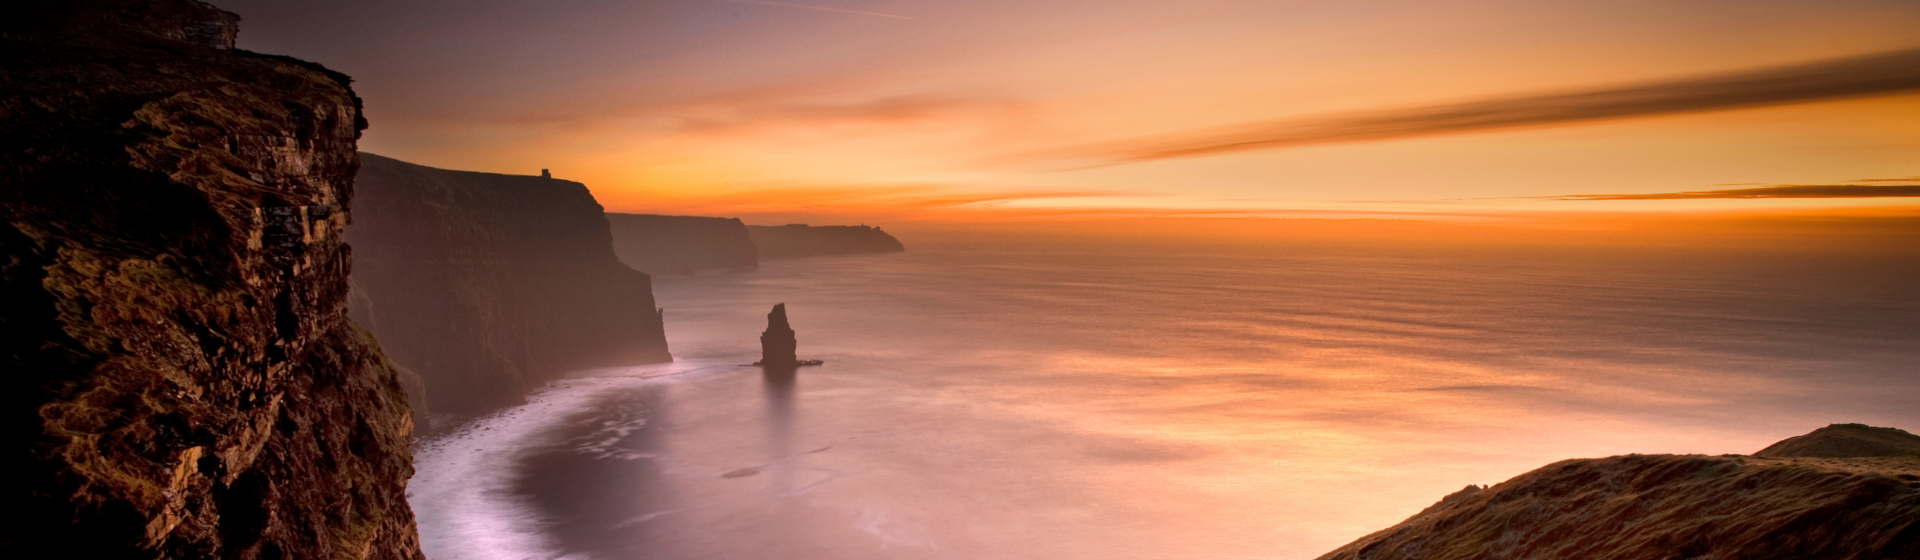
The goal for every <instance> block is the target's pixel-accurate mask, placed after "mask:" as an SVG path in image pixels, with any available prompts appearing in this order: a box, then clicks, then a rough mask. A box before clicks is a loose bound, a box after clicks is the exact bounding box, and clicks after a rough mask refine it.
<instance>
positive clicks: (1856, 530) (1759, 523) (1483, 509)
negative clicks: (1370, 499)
mask: <svg viewBox="0 0 1920 560" xmlns="http://www.w3.org/2000/svg"><path fill="white" fill-rule="evenodd" d="M1862 434H1866V435H1867V436H1870V437H1869V438H1868V439H1870V440H1871V441H1872V442H1873V443H1874V445H1876V446H1878V448H1884V447H1893V448H1904V449H1909V450H1911V449H1920V437H1916V436H1914V435H1912V434H1908V433H1906V432H1904V431H1900V430H1895V429H1891V428H1868V427H1866V426H1861V425H1858V424H1851V425H1835V426H1829V427H1827V428H1822V429H1820V430H1818V431H1815V432H1813V433H1812V434H1808V435H1806V436H1800V437H1796V438H1792V439H1788V440H1786V441H1783V442H1781V443H1780V444H1776V445H1774V446H1772V447H1768V448H1767V450H1768V452H1771V454H1770V455H1767V456H1761V455H1758V454H1756V455H1755V456H1744V455H1722V456H1717V457H1715V456H1703V455H1626V456H1619V457H1608V458H1604V459H1576V460H1569V461H1561V462H1558V463H1554V464H1551V465H1547V466H1545V467H1542V468H1540V469H1538V470H1535V471H1533V472H1529V473H1526V474H1523V475H1520V476H1518V477H1514V478H1513V479H1512V480H1508V481H1506V482H1502V483H1500V484H1496V485H1493V486H1491V487H1487V488H1480V487H1475V486H1469V487H1467V488H1466V489H1464V490H1461V491H1460V492H1456V493H1454V494H1453V495H1450V496H1447V497H1446V498H1445V499H1443V500H1441V501H1440V503H1437V504H1434V505H1433V506H1432V507H1429V508H1427V509H1426V510H1425V511H1422V512H1420V513H1419V514H1416V515H1414V516H1413V517H1411V518H1408V519H1407V520H1406V521H1403V522H1401V523H1400V524H1399V525H1395V526H1393V527H1389V528H1387V529H1386V530H1383V531H1380V532H1377V533H1374V534H1371V535H1367V536H1365V537H1362V538H1361V539H1360V540H1357V541H1354V542H1353V543H1351V544H1348V545H1346V546H1344V547H1341V548H1339V549H1337V550H1334V551H1333V552H1330V553H1327V554H1326V555H1324V556H1321V557H1320V560H1349V559H1355V560H1358V559H1367V560H1388V559H1408V560H1412V559H1416V558H1417V559H1422V560H1466V559H1476V558H1503V559H1535V558H1537V559H1542V560H1545V559H1563V558H1608V559H1615V560H1637V559H1645V560H1672V559H1685V558H1701V559H1707V558H1711V559H1715V560H1737V559H1749V558H1750V559H1806V560H1812V559H1822V560H1892V559H1896V558H1920V456H1916V455H1883V454H1865V455H1862V454H1840V455H1836V454H1832V453H1830V452H1829V451H1827V450H1825V449H1821V448H1820V446H1804V447H1803V446H1800V445H1799V443H1805V442H1809V441H1815V442H1832V441H1840V440H1847V441H1855V442H1857V441H1859V440H1860V439H1861V437H1860V436H1861V435H1862ZM1796 442H1797V443H1796ZM1782 446H1786V447H1788V448H1800V449H1799V450H1798V451H1794V450H1782V449H1779V448H1782ZM1809 449H1810V450H1809Z"/></svg>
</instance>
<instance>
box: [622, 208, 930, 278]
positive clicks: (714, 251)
mask: <svg viewBox="0 0 1920 560" xmlns="http://www.w3.org/2000/svg"><path fill="white" fill-rule="evenodd" d="M607 224H608V225H609V226H611V227H612V231H613V249H614V252H615V253H616V254H618V255H619V257H620V261H621V262H624V263H626V264H627V266H630V267H633V269H634V270H638V271H641V272H645V273H647V274H652V275H655V276H674V275H687V274H694V273H697V272H701V271H707V270H752V269H754V268H756V267H758V266H759V265H760V260H761V259H782V258H794V257H817V256H826V255H850V254H860V253H897V252H901V251H905V250H907V248H906V245H904V244H902V243H900V240H899V239H895V238H894V237H893V236H892V235H890V234H888V233H887V232H885V231H883V230H881V229H880V228H879V227H875V226H867V225H858V226H810V225H807V224H787V225H783V226H750V225H746V224H745V223H742V222H741V221H740V220H739V219H738V218H711V217H704V216H663V215H655V214H620V213H612V212H609V213H607Z"/></svg>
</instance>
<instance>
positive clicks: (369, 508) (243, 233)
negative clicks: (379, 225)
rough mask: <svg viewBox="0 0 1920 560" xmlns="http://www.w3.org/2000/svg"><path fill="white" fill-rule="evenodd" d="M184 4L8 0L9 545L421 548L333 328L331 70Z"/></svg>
mask: <svg viewBox="0 0 1920 560" xmlns="http://www.w3.org/2000/svg"><path fill="white" fill-rule="evenodd" d="M237 21H238V18H237V17H236V16H234V15H233V14H230V13H226V12H223V11H221V10H219V9H218V8H214V7H212V6H210V5H207V4H204V3H200V2H193V1H189V0H117V1H96V2H67V3H52V2H38V3H14V4H10V5H7V6H5V7H0V28H4V33H0V68H4V69H5V71H4V72H0V169H5V172H4V173H0V209H3V210H4V215H5V216H6V223H5V224H4V225H0V327H3V328H0V330H4V332H6V336H5V337H0V347H4V355H5V362H4V364H5V367H4V369H5V371H6V372H7V374H6V375H5V376H3V377H0V383H4V387H0V398H4V399H5V404H4V406H0V414H4V421H0V438H4V440H3V441H0V450H3V451H0V453H4V454H3V455H0V470H4V471H5V472H6V473H7V474H8V484H7V486H6V489H5V490H4V491H0V492H4V503H5V504H6V507H7V511H8V513H9V514H10V518H9V522H8V523H6V524H4V526H0V556H4V557H8V558H143V559H154V558H196V559H199V558H233V559H251V558H356V559H382V560H406V559H417V558H420V556H421V555H420V551H419V543H418V538H417V535H416V534H415V531H414V522H413V516H412V513H411V512H410V511H409V509H408V506H407V503H406V501H405V491H406V481H407V478H408V476H409V475H410V474H411V473H412V466H411V462H410V459H409V452H408V439H409V437H410V433H411V424H410V422H409V420H408V410H407V403H406V397H405V395H404V394H403V392H402V390H401V387H400V381H399V378H398V374H397V372H396V371H395V369H394V368H393V367H392V365H391V364H389V363H388V362H387V360H386V359H385V358H384V357H383V356H382V355H381V353H380V351H379V349H378V348H377V347H376V346H375V344H374V342H373V340H372V338H371V337H369V336H367V335H366V333H365V332H364V331H361V330H360V329H358V328H356V327H355V326H354V325H353V324H352V323H351V322H349V321H348V320H347V317H346V312H345V306H346V297H347V277H346V276H347V268H348V249H347V246H346V245H345V244H344V243H342V242H341V235H340V234H341V230H342V228H344V227H345V225H346V223H347V211H348V203H349V201H350V198H351V193H352V185H351V180H352V176H353V173H354V168H355V165H356V164H357V163H356V159H355V155H354V146H355V143H356V140H357V139H358V137H359V131H360V129H361V128H362V127H363V126H364V122H363V121H362V120H361V118H360V111H359V99H357V98H356V97H355V96H354V95H353V92H352V90H351V89H349V88H348V87H347V86H348V82H349V80H348V79H347V77H346V76H344V75H341V74H339V73H336V72H331V71H328V70H326V69H324V68H321V67H320V66H319V65H316V64H312V63H308V62H302V61H297V60H293V59H288V58H285V57H273V56H265V55H257V54H253V53H247V52H244V51H238V50H235V49H233V40H234V36H235V34H236V33H237V32H238V28H237Z"/></svg>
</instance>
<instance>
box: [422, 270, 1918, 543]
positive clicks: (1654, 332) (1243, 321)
mask: <svg viewBox="0 0 1920 560" xmlns="http://www.w3.org/2000/svg"><path fill="white" fill-rule="evenodd" d="M905 241H907V244H908V246H909V247H910V250H909V251H908V252H905V253H895V254H879V255H855V256H841V257H820V258H809V259H792V260H774V261H768V262H765V263H762V266H761V267H760V269H758V270H755V271H749V272H733V273H723V274H704V275H698V276H687V277H667V278H657V279H656V280H655V293H656V297H657V298H658V300H659V302H660V305H661V306H662V307H664V308H665V310H666V321H667V334H668V340H669V343H670V345H671V347H672V350H673V353H674V355H675V356H676V361H675V362H674V363H671V364H660V365H651V366H642V367H631V368H614V369H605V370H594V371H588V372H581V373H579V374H577V375H575V376H573V377H571V378H569V379H567V380H564V381H561V382H556V383H554V384H552V385H551V386H549V387H547V388H545V389H544V390H542V391H540V392H539V393H538V394H536V395H534V396H533V397H532V399H531V401H530V402H529V404H527V405H525V406H522V407H518V408H514V409H511V410H507V411H504V412H502V413H500V414H497V415H494V416H491V417H488V418H484V419H481V420H479V421H476V422H474V423H473V424H471V425H469V426H467V427H466V428H465V429H463V430H461V431H459V432H457V433H454V434H451V435H448V436H444V437H441V438H438V439H435V440H432V441H426V442H423V443H422V444H421V445H420V448H419V454H418V458H417V463H416V466H417V468H418V473H417V474H416V475H415V477H414V478H413V479H412V481H411V485H410V496H411V498H410V500H411V503H412V505H413V507H414V510H415V512H416V513H417V514H418V516H419V521H420V532H421V537H422V539H423V544H424V546H425V547H426V551H427V554H428V556H429V557H431V558H435V559H436V560H483V559H484V560H492V559H515V560H517V559H524V558H579V559H606V560H624V559H673V560H679V559H687V560H692V559H714V560H720V559H776V558H777V559H791V560H813V559H836V560H862V559H892V558H899V559H1008V560H1014V559H1034V560H1039V559H1048V560H1058V559H1078V558H1086V559H1094V558H1099V559H1102V560H1124V559H1173V558H1178V559H1183V560H1209V559H1221V560H1225V559H1243V558H1262V559H1280V560H1288V559H1310V558H1314V557H1316V556H1318V555H1320V554H1321V553H1324V552H1327V551H1329V550H1332V549H1333V548H1336V547H1338V546H1340V545H1342V544H1345V543H1347V542H1349V541H1351V540H1353V539H1355V538H1358V537H1360V536H1362V535H1365V534H1367V533H1370V532H1372V531H1375V530H1379V529H1382V528H1385V527H1387V526H1389V525H1392V524H1394V523H1397V522H1399V521H1400V520H1402V519H1404V518H1406V517H1407V516H1409V515H1412V514H1413V513H1415V512H1418V511H1419V510H1420V509H1422V508H1424V507H1426V506H1428V505H1431V504H1432V503H1433V502H1435V501H1437V500H1439V499H1440V498H1441V497H1442V496H1444V495H1446V494H1448V493H1450V492H1453V491H1456V490H1459V489H1460V488H1461V487H1463V486H1465V485H1468V484H1492V483H1497V482H1500V481H1502V480H1505V479H1507V478H1509V477H1512V476H1514V475H1517V474H1520V473H1523V472H1526V471H1529V470H1532V469H1534V468H1537V467H1540V466H1542V465H1546V464H1548V463H1552V462H1555V461H1559V460H1562V459H1568V458H1577V457H1601V456H1608V455H1616V454H1624V453H1701V454H1724V453H1752V452H1754V451H1756V450H1759V449H1760V448H1762V447H1765V446H1766V445H1768V444H1770V443H1772V442H1774V441H1777V440H1780V439H1784V438H1786V437H1790V436H1794V435H1799V434H1802V433H1805V432H1808V431H1811V430H1812V429H1814V428H1817V427H1820V426H1824V425H1827V424H1830V423H1844V422H1863V423H1868V424H1874V425H1880V426H1895V427H1901V428H1906V429H1909V430H1912V429H1915V428H1920V407H1916V406H1914V403H1915V402H1920V263H1916V262H1914V260H1912V259H1897V258H1896V259H1889V258H1884V257H1876V256H1873V255H1869V254H1816V253H1805V252H1800V253H1793V252H1785V251H1766V250H1759V249H1756V250H1746V251H1727V250H1704V249H1696V250H1682V249H1662V250H1625V249H1604V248H1582V249H1568V248H1532V249H1520V248H1508V249H1501V250H1490V249H1469V248H1458V249H1446V248H1435V247H1426V248H1420V249H1413V248H1401V249H1389V248H1367V247H1360V246H1346V247H1339V246H1324V247H1310V246H1254V245H1206V244H1200V243H1194V244H1188V245H1180V244H1159V245H1129V244H1121V243H1098V242H1091V241H1089V242H1079V243H1070V242H1054V241H1046V242H1042V241H1032V240H1028V241H1023V242H1019V243H1012V242H1004V241H1003V242H1000V243H968V242H959V241H944V242H943V241H919V240H915V239H912V238H907V239H905ZM776 303H785V304H787V310H788V314H789V316H790V317H791V319H792V324H793V327H794V329H795V330H796V331H797V333H798V338H799V343H800V357H802V358H817V359H823V360H825V361H826V364H825V365H823V366H819V367H808V368H802V369H800V370H799V371H798V373H797V374H795V375H792V376H780V375H773V376H769V375H766V374H765V373H764V372H763V371H761V369H760V368H756V367H751V366H746V365H743V364H749V363H751V362H753V361H755V360H757V359H758V352H759V346H758V335H759V333H760V331H761V330H762V329H764V328H765V326H766V313H767V312H768V310H769V308H771V307H772V306H773V305H774V304H776Z"/></svg>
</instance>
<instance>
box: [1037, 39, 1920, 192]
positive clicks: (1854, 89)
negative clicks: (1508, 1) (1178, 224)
mask: <svg viewBox="0 0 1920 560" xmlns="http://www.w3.org/2000/svg"><path fill="white" fill-rule="evenodd" d="M1916 90H1920V49H1908V50H1899V51H1891V52H1884V53H1879V54H1873V55H1866V56H1858V57H1850V58H1840V59H1831V60H1824V61H1817V62H1811V63H1804V64H1795V65H1788V66H1776V67H1770V68H1761V69H1755V70H1747V71H1743V72H1733V73H1726V74H1718V75H1711V76H1702V77H1696V78H1689V79H1682V80H1672V81H1664V82H1653V83H1643V84H1637V85H1628V86H1621V87H1614V88H1606V89H1597V90H1589V91H1575V92H1564V93H1554V94H1547V95H1529V96H1515V97H1504V98H1498V99H1488V100H1482V101H1472V102H1466V103H1453V104H1445V105H1431V106H1425V107H1415V108H1408V109H1395V110H1385V111H1375V112H1363V113H1355V114H1348V115H1338V116H1332V117H1325V118H1316V119H1300V120H1281V121H1267V122H1261V123H1255V124H1248V125H1241V126H1235V127H1228V128H1221V129H1214V130H1208V131H1201V132H1194V133H1187V134H1176V135H1169V136H1159V137H1149V138H1140V139H1135V140H1128V141H1121V142H1114V143H1105V144H1096V145H1089V146H1080V147H1074V148H1068V149H1064V150H1050V151H1044V152H1036V153H1029V154H1023V155H1020V156H1015V157H1014V158H1013V159H1015V160H1019V161H1026V162H1062V163H1070V164H1072V165H1077V166H1085V167H1102V166H1109V165H1119V164H1125V163H1134V162H1143V161H1152V160H1160V159H1169V158H1182V157H1193V156H1203V155H1211V154H1219V153H1225V152H1235V151H1243V150H1260V149H1274V148H1288V147H1296V146H1309V145H1316V144H1330V143H1336V142H1362V141H1375V140H1393V139H1401V138H1413V137H1421V136H1436V135H1444V134H1459V133H1467V132H1479V131H1487V130H1498V129H1510V128H1521V127H1529V126H1543V125H1554V124H1565V123H1576V122H1589V121H1598V120H1608V119H1623V118H1632V117H1645V116H1653V115H1671V114H1680V113H1696V112H1705V111H1718V110H1726V109H1737V108H1745V107H1759V106H1767V105H1784V104H1793V103H1807V102H1814V101H1822V100H1830V99H1839V98H1847V97H1863V96H1872V95H1887V94H1894V93H1901V92H1908V91H1916Z"/></svg>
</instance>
